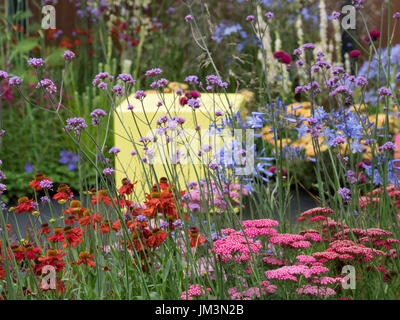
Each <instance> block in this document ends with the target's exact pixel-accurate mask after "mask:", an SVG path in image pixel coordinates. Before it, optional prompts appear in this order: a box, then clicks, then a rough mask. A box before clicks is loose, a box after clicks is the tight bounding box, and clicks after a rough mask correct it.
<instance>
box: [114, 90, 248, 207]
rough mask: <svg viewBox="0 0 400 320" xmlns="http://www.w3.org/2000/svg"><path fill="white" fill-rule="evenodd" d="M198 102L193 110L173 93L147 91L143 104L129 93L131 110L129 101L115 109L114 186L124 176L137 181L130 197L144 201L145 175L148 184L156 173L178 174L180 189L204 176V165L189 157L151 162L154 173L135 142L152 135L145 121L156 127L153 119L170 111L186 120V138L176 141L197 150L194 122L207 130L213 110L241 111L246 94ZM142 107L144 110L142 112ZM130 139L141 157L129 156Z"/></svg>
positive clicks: (211, 96)
mask: <svg viewBox="0 0 400 320" xmlns="http://www.w3.org/2000/svg"><path fill="white" fill-rule="evenodd" d="M160 100H163V101H164V102H165V105H163V106H161V107H157V102H159V101H160ZM200 101H201V106H200V108H198V109H196V110H195V111H193V109H192V108H191V107H189V106H187V105H186V106H185V107H182V106H181V105H180V104H179V97H178V96H176V95H175V94H173V93H168V94H163V95H162V96H161V95H160V94H157V93H148V95H147V97H146V98H145V99H144V100H143V104H144V106H142V105H141V102H140V101H139V100H136V99H135V98H134V97H133V95H132V96H131V97H130V98H129V103H130V104H131V105H133V106H134V107H135V108H134V110H133V111H130V110H128V108H127V107H128V101H124V102H123V103H122V104H121V105H120V107H118V108H117V110H116V114H115V115H114V130H115V146H116V147H118V148H120V149H121V152H120V153H119V154H118V155H117V157H116V161H115V169H116V185H117V187H119V186H121V180H122V179H123V178H125V177H128V178H129V179H130V180H131V181H138V183H137V184H136V186H135V194H136V196H134V197H133V198H132V200H134V201H143V200H144V198H145V193H150V190H149V184H148V182H147V181H148V179H146V176H147V177H151V179H150V181H149V182H150V185H153V184H155V183H156V180H155V175H156V176H157V178H158V179H159V178H160V177H164V176H165V177H169V178H171V177H177V178H178V179H179V185H180V187H179V189H182V190H183V189H185V186H186V184H187V183H188V182H190V181H194V180H198V178H204V177H205V174H206V172H207V170H206V166H205V165H202V164H200V163H199V164H193V161H192V160H191V159H189V158H187V159H186V162H187V163H183V164H181V165H179V164H175V165H171V164H169V165H166V164H162V163H155V164H153V168H154V172H155V173H154V172H152V171H151V170H150V166H149V165H148V164H145V165H144V166H143V163H142V162H141V161H140V159H141V158H142V157H143V155H144V153H143V150H142V148H141V147H140V146H139V144H137V142H138V140H139V138H140V137H145V136H154V135H153V134H152V132H151V130H150V129H149V125H148V124H147V123H148V122H151V128H152V129H153V130H155V129H156V128H157V125H156V121H157V120H158V119H159V118H160V117H161V116H163V115H165V114H169V115H170V116H180V117H184V118H185V119H186V122H185V123H184V125H183V128H184V130H185V134H184V137H185V139H183V138H182V136H181V137H179V138H178V140H179V142H180V143H181V142H182V141H183V140H185V141H187V142H186V144H185V145H182V146H181V147H182V148H183V149H185V148H186V149H187V150H192V151H193V152H194V151H198V150H199V149H200V139H198V138H197V135H196V133H195V131H194V128H195V126H196V123H197V124H199V125H200V126H201V129H202V130H203V129H207V128H208V127H209V125H210V124H211V123H212V119H214V118H215V117H214V114H215V111H217V110H221V111H222V112H224V114H228V113H236V112H237V111H242V110H243V108H244V105H245V96H244V95H242V94H227V95H225V94H202V96H201V98H200ZM228 101H229V102H228ZM229 105H231V108H229ZM143 109H144V110H145V111H146V112H145V113H144V110H143ZM132 113H133V115H134V116H133V115H132ZM134 117H135V118H136V119H137V122H136V123H137V125H136V124H135V121H134ZM139 119H140V120H139ZM122 123H123V125H122ZM190 131H192V135H193V136H194V137H190ZM132 141H135V142H136V145H137V148H138V149H139V154H140V156H138V155H135V156H132V155H131V151H133V150H135V147H134V144H133V142H132ZM204 143H207V141H204V140H203V144H204ZM165 145H166V144H165ZM162 148H165V147H158V151H159V153H160V154H162V153H164V152H166V151H165V150H163V149H162ZM155 149H157V148H155ZM182 162H184V161H182ZM175 181H176V180H175Z"/></svg>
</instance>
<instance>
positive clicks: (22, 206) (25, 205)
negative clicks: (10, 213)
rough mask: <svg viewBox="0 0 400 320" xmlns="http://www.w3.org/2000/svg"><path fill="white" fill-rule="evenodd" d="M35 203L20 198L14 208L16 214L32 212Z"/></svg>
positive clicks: (26, 198)
mask: <svg viewBox="0 0 400 320" xmlns="http://www.w3.org/2000/svg"><path fill="white" fill-rule="evenodd" d="M36 207H37V203H36V202H35V201H34V200H33V199H29V198H28V197H21V198H19V199H18V205H17V206H16V207H14V211H15V212H17V213H24V212H32V211H34V210H35V209H36Z"/></svg>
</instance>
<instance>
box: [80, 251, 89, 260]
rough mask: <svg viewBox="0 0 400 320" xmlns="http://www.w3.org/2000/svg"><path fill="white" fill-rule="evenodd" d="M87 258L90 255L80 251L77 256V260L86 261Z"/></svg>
mask: <svg viewBox="0 0 400 320" xmlns="http://www.w3.org/2000/svg"><path fill="white" fill-rule="evenodd" d="M89 257H90V253H89V252H87V251H82V252H81V253H80V254H79V259H88V258H89Z"/></svg>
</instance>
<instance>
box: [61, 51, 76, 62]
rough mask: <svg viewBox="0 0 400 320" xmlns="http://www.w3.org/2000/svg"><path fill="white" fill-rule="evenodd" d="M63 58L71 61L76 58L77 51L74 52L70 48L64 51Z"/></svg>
mask: <svg viewBox="0 0 400 320" xmlns="http://www.w3.org/2000/svg"><path fill="white" fill-rule="evenodd" d="M63 58H64V60H65V61H67V62H70V61H72V59H74V58H75V53H73V52H72V51H70V50H67V51H65V52H64V55H63Z"/></svg>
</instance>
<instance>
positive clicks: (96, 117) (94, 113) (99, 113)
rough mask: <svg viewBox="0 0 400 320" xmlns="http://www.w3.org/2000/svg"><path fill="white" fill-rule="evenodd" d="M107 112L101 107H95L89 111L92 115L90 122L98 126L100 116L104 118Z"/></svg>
mask: <svg viewBox="0 0 400 320" xmlns="http://www.w3.org/2000/svg"><path fill="white" fill-rule="evenodd" d="M106 115H107V113H106V112H105V111H104V110H103V109H95V110H93V111H92V112H91V113H90V116H91V117H92V124H93V125H94V126H98V125H99V124H100V120H101V118H104V117H105V116H106Z"/></svg>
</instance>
